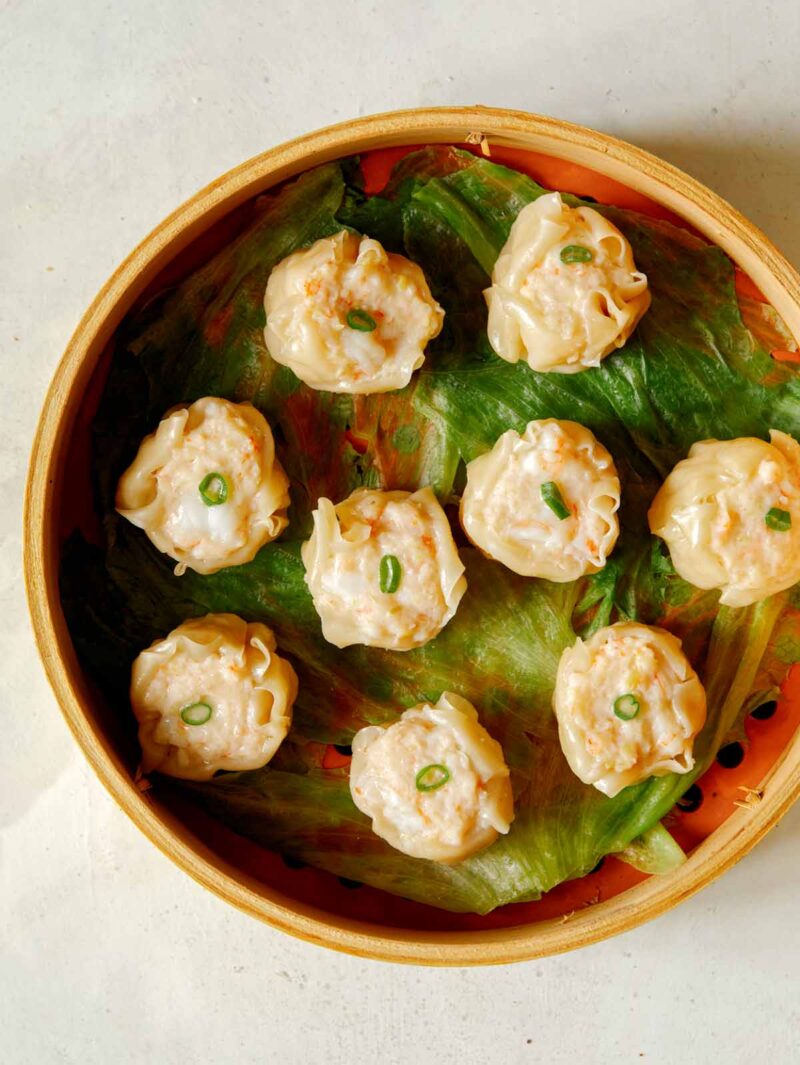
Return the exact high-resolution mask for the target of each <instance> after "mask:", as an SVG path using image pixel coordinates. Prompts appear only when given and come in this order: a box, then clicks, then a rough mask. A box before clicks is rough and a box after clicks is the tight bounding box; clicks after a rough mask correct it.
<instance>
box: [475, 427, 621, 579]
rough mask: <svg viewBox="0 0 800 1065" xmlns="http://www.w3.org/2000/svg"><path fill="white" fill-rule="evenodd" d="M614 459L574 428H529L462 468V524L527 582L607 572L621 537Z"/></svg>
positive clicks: (506, 437)
mask: <svg viewBox="0 0 800 1065" xmlns="http://www.w3.org/2000/svg"><path fill="white" fill-rule="evenodd" d="M619 500H620V486H619V478H618V477H617V471H616V468H615V466H614V460H613V459H612V458H611V456H610V455H609V453H608V452H607V451H606V449H605V448H604V447H603V445H602V444H600V443H598V441H597V440H596V439H595V437H594V436H593V434H592V433H591V432H590V431H589V430H588V429H586V428H585V427H584V426H582V425H578V423H577V422H568V421H556V420H555V419H553V418H547V419H545V420H544V421H534V422H529V423H528V425H527V426H526V428H525V431H524V433H522V435H520V434H519V433H517V432H515V430H513V429H509V430H508V432H506V433H503V435H502V436H501V437H500V439H499V440H498V441H497V443H496V444H495V445H494V447H493V448H492V450H491V451H489V452H487V453H486V454H485V455H481V456H480V457H479V458H477V459H473V461H472V462H470V463H469V465H468V466H467V484H466V487H465V489H464V494H463V496H462V498H461V524H462V525H463V526H464V531H465V532H466V534H467V536H469V538H470V540H472V542H473V543H474V544H476V545H477V546H478V547H479V548H480V549H481V550H482V551H483V552H484V553H485V554H487V555H488V556H489V557H490V558H493V559H496V560H497V561H498V562H502V563H503V565H504V566H508V568H509V569H512V570H514V572H515V573H521V574H522V575H523V576H526V577H545V578H547V579H548V580H551V581H573V580H577V578H578V577H581V576H583V574H586V573H596V572H597V571H598V570H600V569H602V568H603V566H604V565H605V562H606V558H607V557H608V555H609V553H610V552H611V551H612V549H613V547H614V544H615V543H616V541H617V536H618V535H619V523H618V521H617V516H616V512H617V510H618V508H619Z"/></svg>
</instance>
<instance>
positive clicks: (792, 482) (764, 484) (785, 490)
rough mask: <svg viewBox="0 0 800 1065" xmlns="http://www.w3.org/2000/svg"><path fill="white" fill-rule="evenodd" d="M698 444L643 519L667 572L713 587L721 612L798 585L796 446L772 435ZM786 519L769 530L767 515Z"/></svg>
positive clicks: (799, 475)
mask: <svg viewBox="0 0 800 1065" xmlns="http://www.w3.org/2000/svg"><path fill="white" fill-rule="evenodd" d="M770 441H771V442H770V443H767V442H766V441H765V440H759V439H757V438H756V437H739V438H738V439H735V440H703V441H701V442H700V443H697V444H694V445H693V446H692V448H691V450H690V451H689V456H688V458H685V459H684V460H683V461H682V462H679V463H678V464H677V466H676V467H675V468H674V469H673V470H672V472H671V473H670V474H669V476H668V477H667V479H666V480H665V481H664V483H663V485H662V486H661V488H660V489H659V491H658V494H657V495H656V497H655V499H654V500H653V503H652V506H651V507H650V511H649V514H648V520H649V522H650V529H651V531H652V532H653V533H655V535H656V536H660V537H662V539H664V540H665V541H666V543H667V546H668V547H669V551H670V555H671V557H672V562H673V564H674V566H675V569H676V570H677V571H678V573H679V574H680V575H681V577H683V578H684V580H687V581H689V583H690V584H694V585H695V586H696V587H697V588H719V589H720V590H721V592H722V595H721V596H720V602H721V603H724V604H725V605H726V606H748V605H749V604H750V603H755V602H758V600H760V599H765V598H766V597H767V596H770V595H774V594H775V593H776V592H782V591H784V589H786V588H790V587H792V585H794V584H797V582H798V581H800V444H798V443H797V441H796V440H794V439H793V437H791V436H788V435H787V434H786V433H782V432H779V431H778V430H777V429H773V430H771V431H770ZM773 509H778V510H781V511H785V512H786V513H788V514H789V521H790V523H791V524H790V526H789V527H788V528H786V529H772V528H770V527H769V525H768V524H767V520H766V519H767V514H768V513H769V511H770V510H773Z"/></svg>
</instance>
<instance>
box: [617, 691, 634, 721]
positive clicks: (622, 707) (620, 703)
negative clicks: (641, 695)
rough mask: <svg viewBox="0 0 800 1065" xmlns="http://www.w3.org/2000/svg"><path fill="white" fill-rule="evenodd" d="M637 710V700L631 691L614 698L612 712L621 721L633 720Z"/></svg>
mask: <svg viewBox="0 0 800 1065" xmlns="http://www.w3.org/2000/svg"><path fill="white" fill-rule="evenodd" d="M639 710H640V706H639V700H638V699H637V698H636V696H635V695H634V694H633V692H626V693H625V694H624V695H620V696H619V697H618V698H616V699H615V700H614V713H615V715H616V716H617V717H618V718H619V719H620V720H621V721H633V719H634V718H635V717H636V715H637V714H638V713H639Z"/></svg>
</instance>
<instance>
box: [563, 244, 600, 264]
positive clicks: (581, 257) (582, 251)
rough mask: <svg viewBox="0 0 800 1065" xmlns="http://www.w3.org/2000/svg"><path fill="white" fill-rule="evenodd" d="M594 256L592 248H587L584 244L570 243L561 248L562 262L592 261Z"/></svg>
mask: <svg viewBox="0 0 800 1065" xmlns="http://www.w3.org/2000/svg"><path fill="white" fill-rule="evenodd" d="M593 258H594V255H593V254H592V251H591V248H585V247H584V246H583V244H568V245H567V246H566V248H562V249H561V262H562V263H590V262H591V261H592V259H593Z"/></svg>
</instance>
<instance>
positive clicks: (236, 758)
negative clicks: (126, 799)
mask: <svg viewBox="0 0 800 1065" xmlns="http://www.w3.org/2000/svg"><path fill="white" fill-rule="evenodd" d="M296 695H297V677H296V675H295V672H294V670H293V669H292V667H291V666H290V665H289V663H288V662H287V661H286V660H285V659H283V658H281V657H280V655H278V654H277V653H276V651H275V637H274V635H273V634H272V631H271V630H270V629H268V628H267V627H266V625H261V624H259V623H257V622H254V623H252V624H248V623H247V622H246V621H243V620H242V619H241V618H239V617H237V616H236V615H235V614H208V615H207V616H206V617H204V618H195V619H194V620H192V621H185V622H184V623H183V624H182V625H179V626H178V627H177V628H176V629H173V631H172V632H171V633H170V634H169V636H167V637H165V638H164V639H163V640H156V642H155V643H154V644H153V645H152V646H151V647H149V648H148V649H147V650H146V651H142V653H141V654H140V655H139V657H138V658H137V659H136V661H135V662H134V663H133V672H132V674H131V705H132V707H133V712H134V714H135V715H136V718H137V720H138V722H139V743H140V745H141V748H142V770H143V771H144V772H145V773H149V772H152V771H153V770H157V771H158V772H159V773H166V774H167V775H169V776H172V777H181V778H182V779H184V780H209V779H210V778H211V777H212V776H213V775H214V773H216V771H217V770H218V769H259V768H260V767H261V766H263V765H266V764H267V762H268V761H269V760H270V758H272V756H273V755H274V754H275V752H276V751H277V749H278V747H279V746H280V743H281V741H282V740H283V738H284V736H285V735H286V733H287V732H288V731H289V726H290V725H291V723H292V704H293V702H294V700H295V696H296Z"/></svg>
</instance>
